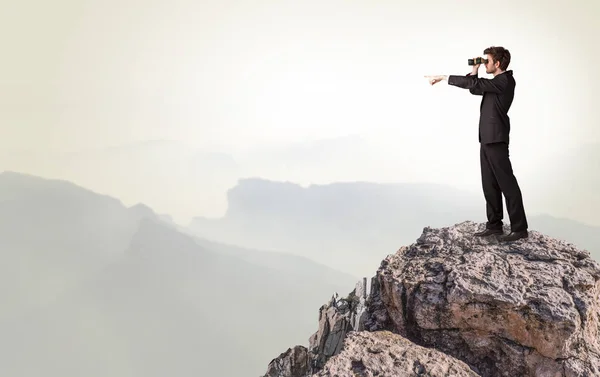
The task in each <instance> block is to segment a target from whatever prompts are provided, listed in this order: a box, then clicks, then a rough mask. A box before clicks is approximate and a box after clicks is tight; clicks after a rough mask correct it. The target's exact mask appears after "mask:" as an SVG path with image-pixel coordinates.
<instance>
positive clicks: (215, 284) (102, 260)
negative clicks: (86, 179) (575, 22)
mask: <svg viewBox="0 0 600 377" xmlns="http://www.w3.org/2000/svg"><path fill="white" fill-rule="evenodd" d="M0 193H1V194H0V203H1V205H2V207H0V210H1V211H0V224H1V225H2V226H1V227H0V229H1V230H2V234H1V236H2V237H1V238H0V239H1V240H2V244H1V245H0V246H1V249H0V250H1V251H0V265H1V266H2V267H0V268H1V274H2V278H3V281H2V282H3V283H4V284H3V287H2V289H3V291H2V294H3V297H9V298H10V299H9V300H5V301H4V303H3V310H2V311H1V312H2V313H3V316H2V317H0V331H1V333H2V334H3V337H2V338H1V340H0V349H1V350H2V352H0V355H1V356H0V371H1V372H2V373H1V374H2V375H20V376H37V375H41V374H43V375H49V376H54V375H56V376H59V375H60V376H62V375H86V376H106V375H111V376H164V375H170V374H176V375H180V376H198V375H212V376H233V375H244V374H255V375H258V374H259V373H260V372H261V371H262V369H264V364H265V363H268V362H269V361H270V359H271V358H272V355H273V354H274V353H277V352H278V351H279V350H280V349H281V348H282V347H284V346H286V344H289V343H290V342H304V341H306V339H307V338H308V337H309V336H310V335H311V333H312V332H313V330H314V329H313V328H314V320H315V319H314V312H313V308H314V307H315V306H320V305H322V304H323V303H324V302H326V301H327V300H328V299H329V298H330V297H331V294H332V293H333V292H334V291H339V292H342V291H346V290H347V289H348V287H352V286H353V285H354V283H355V282H356V281H357V278H355V277H352V276H348V275H344V274H341V273H338V272H336V271H334V270H331V269H328V268H326V267H324V266H320V265H317V264H315V263H313V262H311V261H309V260H307V259H306V258H300V257H294V256H291V255H285V254H284V255H274V254H271V253H266V252H260V251H253V250H246V249H242V248H239V247H230V246H227V245H220V244H216V243H213V242H210V241H207V240H199V241H197V240H195V239H194V238H193V237H190V236H189V235H186V234H184V233H182V232H180V231H179V230H177V229H176V227H174V226H172V225H169V224H168V223H165V222H163V221H161V220H160V218H159V217H158V216H156V215H155V214H154V212H153V211H152V210H151V209H150V208H148V207H147V206H145V205H143V204H140V205H136V206H133V207H131V208H126V207H124V206H123V205H122V204H120V202H119V201H118V200H115V199H112V198H109V197H105V196H101V195H97V194H94V193H93V192H91V191H89V190H85V189H83V188H80V187H77V186H75V185H73V184H70V183H68V182H62V181H54V180H45V179H40V178H36V177H32V176H27V175H22V174H16V173H3V174H1V175H0ZM210 247H212V248H213V249H210ZM232 360H235V362H232ZM33 361H35V362H33Z"/></svg>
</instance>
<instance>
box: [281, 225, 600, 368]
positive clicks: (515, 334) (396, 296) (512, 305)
mask: <svg viewBox="0 0 600 377" xmlns="http://www.w3.org/2000/svg"><path fill="white" fill-rule="evenodd" d="M483 227H484V224H477V223H474V222H472V221H465V222H462V223H459V224H455V225H454V226H449V227H444V228H435V229H433V228H430V227H426V228H424V230H423V233H422V235H421V236H420V237H419V238H418V239H417V241H416V242H415V243H413V244H412V245H409V246H404V247H402V248H400V250H398V251H397V252H396V253H395V254H392V255H389V256H388V257H387V258H385V259H384V260H383V261H382V263H381V266H380V268H379V269H378V271H377V273H376V275H375V276H374V277H373V278H372V280H371V287H370V291H369V294H368V295H366V298H365V297H364V296H365V295H364V294H363V293H361V292H362V291H361V289H365V287H364V286H365V284H364V283H359V284H358V285H357V287H356V288H355V289H354V291H352V292H351V294H350V295H349V296H348V297H347V298H345V299H339V298H337V297H336V296H334V298H333V299H332V301H331V302H330V303H329V304H328V305H324V306H323V307H321V309H320V314H319V330H318V331H317V332H316V333H315V334H314V335H313V336H312V337H311V338H310V340H309V343H310V346H309V348H308V351H307V355H308V358H309V360H310V361H309V364H310V368H309V370H307V372H306V373H305V374H295V375H293V374H280V375H278V376H279V377H306V376H326V375H327V376H328V375H331V376H334V375H336V374H337V375H338V376H343V375H348V376H354V375H357V376H370V375H379V376H387V375H390V376H392V375H394V373H400V374H396V375H407V376H409V375H411V374H408V373H411V372H410V371H408V369H402V368H405V367H406V365H405V364H402V363H401V365H400V364H399V365H398V366H397V368H399V369H398V370H395V369H389V368H392V366H391V364H390V360H392V359H393V356H390V355H389V354H385V355H384V356H382V355H379V354H380V353H375V354H374V353H372V352H368V351H365V349H367V348H369V347H370V348H373V347H378V349H383V350H385V352H387V351H388V350H390V349H392V348H393V349H395V350H396V351H398V352H400V349H404V348H402V347H406V352H405V351H401V354H403V355H409V354H410V357H412V358H414V359H415V360H417V362H418V363H420V364H421V365H423V367H424V368H425V370H427V371H435V372H428V373H438V374H429V375H430V376H433V375H436V376H437V375H440V376H445V375H446V374H444V373H446V372H445V371H446V370H447V369H448V368H449V365H457V368H458V365H462V364H461V363H464V365H467V366H468V367H470V369H471V372H469V371H468V370H466V369H465V370H464V373H473V374H465V375H480V376H482V377H496V376H522V377H534V376H535V377H575V376H579V377H581V376H589V377H591V376H600V343H599V340H598V332H599V320H600V302H599V294H600V265H599V264H598V263H597V262H596V261H595V260H593V259H592V258H591V257H590V254H589V252H588V251H586V250H581V249H578V248H576V247H575V246H574V245H572V244H570V243H567V242H564V241H561V240H558V239H555V238H551V237H548V236H546V235H544V234H541V233H539V232H537V231H535V230H530V232H529V238H528V239H523V240H518V241H515V242H510V243H498V241H497V240H496V238H495V237H487V238H479V237H474V236H473V233H474V232H476V231H478V230H481V229H482V228H483ZM508 231H509V228H508V226H506V227H505V232H508ZM357 292H358V294H357ZM382 330H384V331H382ZM386 331H388V332H389V333H394V334H395V335H394V336H391V335H390V334H389V333H388V332H386ZM382 334H385V335H382ZM391 339H393V341H392V340H391ZM367 344H369V345H367ZM411 345H412V348H411ZM365 347H366V348H365ZM394 347H400V348H398V349H396V348H394ZM408 349H410V351H409V350H408ZM424 349H427V350H428V352H432V354H433V353H434V352H439V353H441V354H443V355H445V356H444V357H440V356H439V355H438V356H436V357H429V356H427V357H425V356H424V355H432V354H427V353H424V352H425V351H423V350H424ZM396 351H394V352H396ZM394 352H392V354H395V353H394ZM342 355H343V356H342ZM377 355H379V356H377ZM436 355H437V354H436ZM382 358H384V359H382ZM411 360H412V359H411ZM278 362H280V360H278V359H276V360H273V362H272V364H273V363H278ZM386 368H387V369H386ZM457 370H462V369H457ZM400 371H402V372H400ZM323 373H329V374H323ZM360 373H362V374H360ZM402 373H405V374H402ZM452 373H455V374H452ZM458 373H463V372H451V374H448V375H460V374H458ZM422 375H424V376H426V375H428V374H422ZM269 377H272V375H270V376H269Z"/></svg>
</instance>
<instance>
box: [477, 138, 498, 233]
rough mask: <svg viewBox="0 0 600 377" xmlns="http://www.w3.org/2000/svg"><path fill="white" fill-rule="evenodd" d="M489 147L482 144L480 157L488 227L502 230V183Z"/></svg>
mask: <svg viewBox="0 0 600 377" xmlns="http://www.w3.org/2000/svg"><path fill="white" fill-rule="evenodd" d="M487 151H488V147H487V146H486V145H485V144H481V147H480V152H479V157H480V164H481V184H482V187H483V196H484V197H485V202H486V214H487V219H488V221H487V223H486V224H485V225H486V226H485V227H486V229H495V230H502V217H503V215H504V213H503V211H504V210H503V208H502V191H501V189H500V184H499V182H498V181H497V179H496V175H495V174H494V166H493V164H492V163H493V161H491V159H490V156H489V155H488V153H487Z"/></svg>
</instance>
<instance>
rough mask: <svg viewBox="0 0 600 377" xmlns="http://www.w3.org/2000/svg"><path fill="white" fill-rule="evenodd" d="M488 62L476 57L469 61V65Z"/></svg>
mask: <svg viewBox="0 0 600 377" xmlns="http://www.w3.org/2000/svg"><path fill="white" fill-rule="evenodd" d="M487 62H488V60H487V59H486V58H482V57H477V58H475V59H469V65H475V64H482V63H483V64H487Z"/></svg>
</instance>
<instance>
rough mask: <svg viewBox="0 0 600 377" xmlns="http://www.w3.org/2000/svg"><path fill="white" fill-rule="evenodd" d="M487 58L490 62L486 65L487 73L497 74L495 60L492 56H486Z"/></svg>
mask: <svg viewBox="0 0 600 377" xmlns="http://www.w3.org/2000/svg"><path fill="white" fill-rule="evenodd" d="M485 58H486V59H487V60H488V62H487V64H486V65H485V73H494V72H496V67H495V65H494V64H495V62H494V58H493V57H492V56H491V55H490V54H486V55H485Z"/></svg>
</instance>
